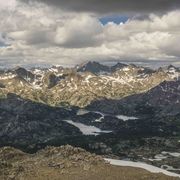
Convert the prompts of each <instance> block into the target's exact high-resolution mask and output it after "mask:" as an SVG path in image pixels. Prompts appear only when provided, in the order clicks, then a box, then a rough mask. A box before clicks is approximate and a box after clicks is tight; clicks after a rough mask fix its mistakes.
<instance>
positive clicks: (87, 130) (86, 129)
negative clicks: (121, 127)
mask: <svg viewBox="0 0 180 180" xmlns="http://www.w3.org/2000/svg"><path fill="white" fill-rule="evenodd" d="M65 122H67V123H69V124H71V125H73V126H75V127H77V128H79V130H80V131H81V132H82V133H83V134H84V135H94V136H97V135H99V134H101V133H111V132H112V131H103V130H101V129H99V128H97V127H95V126H87V125H85V124H82V123H78V122H73V121H71V120H65Z"/></svg>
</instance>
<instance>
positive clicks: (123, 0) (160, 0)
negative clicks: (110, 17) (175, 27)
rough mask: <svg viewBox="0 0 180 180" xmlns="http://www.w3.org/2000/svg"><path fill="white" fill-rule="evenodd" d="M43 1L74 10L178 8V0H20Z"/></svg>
mask: <svg viewBox="0 0 180 180" xmlns="http://www.w3.org/2000/svg"><path fill="white" fill-rule="evenodd" d="M20 1H24V2H31V1H36V2H43V3H46V4H48V5H53V6H59V7H60V8H63V9H66V10H70V11H76V12H80V11H81V12H95V13H115V12H116V13H117V12H118V13H137V12H138V13H149V12H151V13H152V12H165V11H169V10H174V9H177V8H180V2H179V0H151V1H147V0H65V1H64V0H20Z"/></svg>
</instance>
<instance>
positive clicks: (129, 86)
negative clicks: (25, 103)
mask: <svg viewBox="0 0 180 180" xmlns="http://www.w3.org/2000/svg"><path fill="white" fill-rule="evenodd" d="M179 75H180V69H179V68H176V67H174V66H168V67H165V68H159V69H157V70H153V69H150V68H146V67H141V66H136V65H132V64H130V65H127V64H122V63H117V64H116V65H114V66H105V65H102V64H100V63H98V62H88V63H86V64H83V65H79V66H76V67H74V68H63V67H62V66H53V67H51V68H42V69H41V68H32V69H29V70H27V69H25V68H22V67H17V68H14V69H9V70H5V71H1V73H0V97H3V96H6V94H7V93H15V94H18V95H20V96H21V97H23V98H27V99H30V100H33V101H37V102H42V103H45V104H49V105H53V106H61V105H63V104H69V105H75V106H79V107H85V106H87V105H88V104H90V103H91V102H92V101H94V100H98V99H103V98H107V99H120V98H123V97H126V96H129V95H133V94H139V93H142V92H146V91H148V90H150V89H151V88H153V87H155V86H157V85H158V84H160V83H162V82H163V81H172V80H173V81H176V80H177V79H178V78H179Z"/></svg>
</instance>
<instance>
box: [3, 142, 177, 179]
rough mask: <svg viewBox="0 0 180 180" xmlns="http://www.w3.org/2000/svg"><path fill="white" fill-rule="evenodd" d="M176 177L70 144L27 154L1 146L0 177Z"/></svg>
mask: <svg viewBox="0 0 180 180" xmlns="http://www.w3.org/2000/svg"><path fill="white" fill-rule="evenodd" d="M120 177H121V179H122V180H130V179H131V178H132V177H133V179H135V180H136V179H139V177H141V179H142V180H150V179H159V180H171V179H172V180H176V179H178V178H175V177H174V178H173V177H168V176H165V175H162V174H152V173H149V172H147V171H145V170H142V169H136V168H128V167H122V168H121V167H114V166H111V165H110V164H108V163H107V162H105V160H104V159H103V158H102V157H100V156H96V155H95V154H91V153H88V152H87V151H85V150H83V149H81V148H74V147H72V146H69V145H67V146H61V147H57V148H55V147H46V148H45V149H44V150H41V151H39V152H37V153H36V154H26V153H23V152H22V151H19V150H17V149H14V148H11V147H4V148H1V149H0V179H2V180H10V179H14V180H19V179H26V180H30V179H31V180H41V179H44V180H48V179H53V180H55V179H63V180H76V179H79V180H90V179H92V178H93V179H98V180H118V179H119V178H120Z"/></svg>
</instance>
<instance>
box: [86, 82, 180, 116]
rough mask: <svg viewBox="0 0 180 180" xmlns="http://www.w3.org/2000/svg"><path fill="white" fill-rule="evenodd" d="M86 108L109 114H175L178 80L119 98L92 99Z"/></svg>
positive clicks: (178, 103)
mask: <svg viewBox="0 0 180 180" xmlns="http://www.w3.org/2000/svg"><path fill="white" fill-rule="evenodd" d="M87 109H90V110H95V109H96V110H100V111H101V112H104V113H110V114H134V115H135V114H136V115H140V116H141V115H148V116H149V115H150V116H153V115H156V116H166V115H172V116H173V115H177V114H179V113H180V112H179V109H180V81H179V80H178V81H164V82H162V83H160V84H159V85H157V86H156V87H154V88H152V89H150V90H149V91H147V92H145V93H142V94H135V95H132V96H128V97H125V98H123V99H120V100H108V99H105V100H99V101H94V102H93V103H92V104H91V105H89V106H88V107H87Z"/></svg>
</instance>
